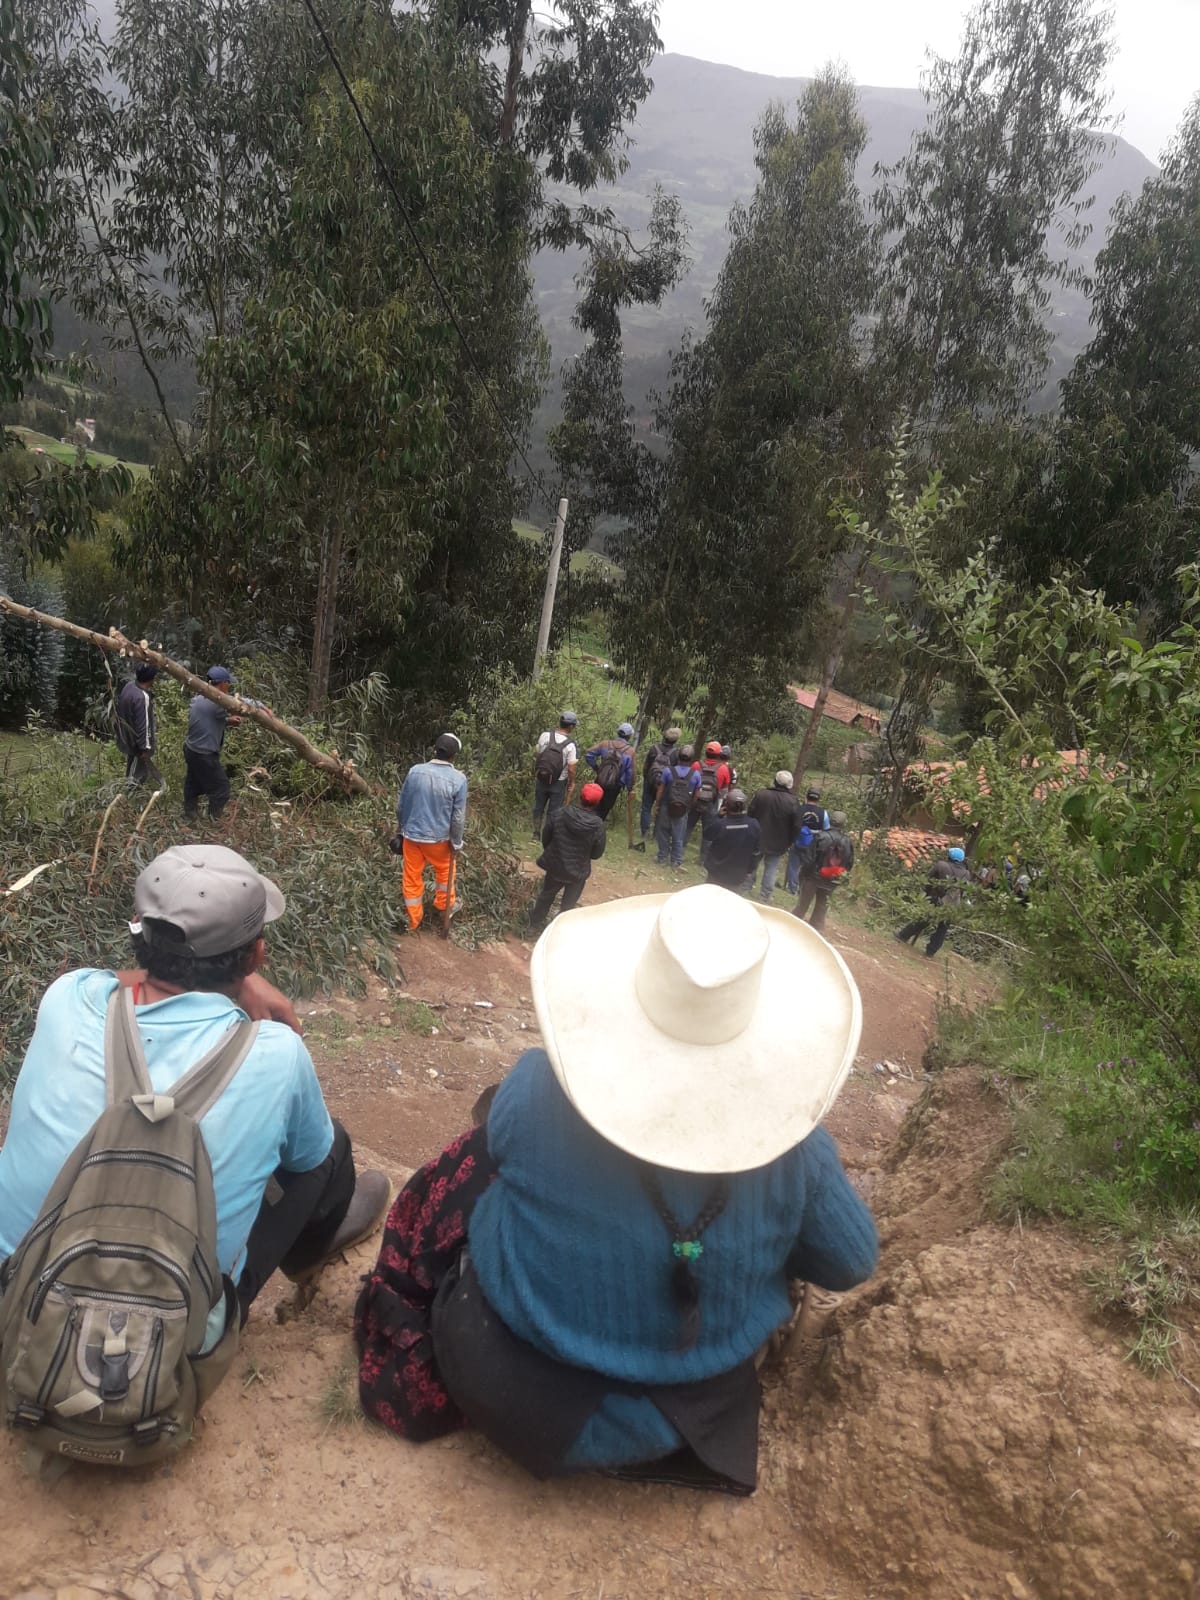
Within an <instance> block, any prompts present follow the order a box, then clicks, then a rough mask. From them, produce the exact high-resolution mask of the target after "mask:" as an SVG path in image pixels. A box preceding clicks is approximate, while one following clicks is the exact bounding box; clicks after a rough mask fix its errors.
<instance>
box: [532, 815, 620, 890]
mask: <svg viewBox="0 0 1200 1600" xmlns="http://www.w3.org/2000/svg"><path fill="white" fill-rule="evenodd" d="M607 842H608V833H607V830H606V829H605V826H604V821H603V819H602V818H601V817H599V816H597V815H596V813H595V811H592V810H590V809H589V808H588V807H587V806H563V807H561V808H560V809H559V810H558V811H550V812H548V813H547V815H546V820H545V822H544V823H543V825H542V853H541V855H540V856H539V857H538V863H537V864H538V866H539V867H541V868H542V870H543V872H545V874H546V875H547V877H550V878H561V879H562V880H563V881H564V882H566V883H570V882H571V881H572V880H574V879H576V878H588V877H590V876H591V872H592V862H593V861H599V859H600V857H601V856H602V855H603V854H604V846H605V844H606V843H607Z"/></svg>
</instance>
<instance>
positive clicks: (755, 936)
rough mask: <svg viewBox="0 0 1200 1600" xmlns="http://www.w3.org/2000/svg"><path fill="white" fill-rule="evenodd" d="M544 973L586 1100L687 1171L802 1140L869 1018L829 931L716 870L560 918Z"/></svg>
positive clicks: (539, 984)
mask: <svg viewBox="0 0 1200 1600" xmlns="http://www.w3.org/2000/svg"><path fill="white" fill-rule="evenodd" d="M530 977H531V980H532V985H533V1004H534V1009H535V1011H536V1012H537V1019H538V1023H539V1025H540V1027H541V1030H542V1038H543V1040H544V1043H545V1047H546V1052H547V1054H548V1055H549V1057H550V1061H551V1064H552V1066H553V1068H554V1072H555V1075H556V1076H557V1078H558V1081H559V1083H560V1084H561V1085H562V1087H563V1090H564V1091H565V1093H566V1095H567V1098H568V1099H569V1100H570V1101H571V1103H572V1105H573V1106H574V1107H575V1109H576V1111H578V1113H579V1115H580V1116H581V1117H582V1118H583V1119H584V1121H585V1122H587V1123H588V1124H589V1125H590V1126H591V1127H593V1128H594V1129H595V1130H596V1132H597V1133H599V1134H600V1135H601V1136H602V1137H603V1138H604V1139H607V1140H608V1142H609V1143H610V1144H614V1145H616V1146H617V1147H618V1148H619V1149H621V1150H625V1151H627V1152H628V1153H629V1154H630V1155H632V1156H636V1157H638V1158H639V1159H640V1160H642V1161H647V1162H650V1163H652V1164H653V1165H655V1166H659V1167H668V1168H672V1169H674V1170H676V1171H680V1172H700V1173H710V1172H749V1171H752V1170H753V1169H754V1168H755V1167H761V1166H765V1165H766V1163H767V1162H769V1161H774V1160H775V1159H776V1157H778V1156H781V1155H783V1153H784V1152H785V1151H786V1150H790V1149H791V1148H792V1147H793V1146H794V1145H797V1144H799V1143H800V1141H801V1140H802V1139H804V1138H806V1137H807V1136H808V1134H810V1133H811V1132H812V1130H813V1129H814V1128H815V1127H816V1126H817V1124H818V1123H819V1122H820V1121H821V1119H822V1118H823V1117H824V1116H825V1114H826V1113H827V1112H828V1110H829V1108H830V1106H831V1105H832V1104H833V1102H834V1100H835V1098H836V1097H837V1093H838V1090H839V1089H840V1088H841V1086H842V1084H843V1082H844V1081H845V1078H846V1075H847V1073H848V1072H849V1071H850V1067H851V1065H852V1064H853V1061H854V1057H855V1054H856V1052H857V1050H858V1041H859V1036H860V1034H861V1032H862V1002H861V1000H860V999H859V994H858V989H857V987H856V986H855V982H854V979H853V978H852V977H851V975H850V970H849V968H848V967H847V966H846V963H845V962H844V961H843V960H842V958H841V956H839V955H838V953H837V951H836V950H834V949H833V947H832V946H831V945H829V944H827V943H826V942H825V940H824V939H823V938H822V937H821V935H820V934H819V933H816V932H814V930H813V929H812V928H810V927H809V926H808V924H807V923H805V922H801V921H800V920H799V919H798V918H796V917H793V916H792V915H791V914H790V913H789V912H786V911H779V910H776V909H774V908H773V907H771V906H764V905H759V904H756V903H753V902H751V901H748V900H745V899H743V898H742V897H741V896H740V895H736V894H732V893H731V892H730V891H729V890H727V889H720V888H717V887H716V886H715V885H713V884H699V885H697V886H696V887H695V888H691V889H683V890H681V891H680V892H679V893H677V894H651V895H638V896H633V897H631V898H627V899H623V900H610V901H608V902H607V903H605V904H603V905H596V906H586V907H583V908H581V909H579V910H575V911H571V912H568V913H567V914H566V915H563V916H559V917H557V918H556V919H555V921H554V922H553V923H552V924H551V925H550V927H549V928H548V929H547V930H546V932H545V933H544V934H543V935H542V937H541V938H540V939H539V940H538V943H537V945H536V947H535V949H534V952H533V960H532V964H531V969H530Z"/></svg>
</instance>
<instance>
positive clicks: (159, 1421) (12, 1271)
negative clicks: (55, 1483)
mask: <svg viewBox="0 0 1200 1600" xmlns="http://www.w3.org/2000/svg"><path fill="white" fill-rule="evenodd" d="M257 1034H258V1024H257V1023H249V1022H243V1023H241V1024H239V1025H238V1026H237V1027H235V1028H232V1029H231V1030H230V1032H229V1034H228V1036H227V1037H226V1038H225V1039H223V1040H222V1042H221V1043H220V1044H219V1045H218V1046H217V1048H216V1049H215V1050H212V1051H210V1052H209V1054H208V1055H206V1056H205V1057H204V1059H203V1060H202V1061H199V1062H197V1063H196V1065H195V1066H194V1067H192V1068H191V1069H190V1070H189V1071H188V1072H186V1073H185V1074H184V1076H183V1077H182V1078H180V1079H179V1081H178V1082H177V1083H176V1084H175V1085H174V1086H173V1087H172V1088H171V1089H170V1090H169V1091H168V1092H167V1093H166V1094H156V1093H155V1092H154V1089H153V1086H152V1085H151V1082H150V1076H149V1072H148V1071H147V1068H146V1057H145V1054H144V1052H143V1050H142V1042H141V1039H140V1037H139V1035H138V1029H137V1020H136V1016H135V1013H134V1007H133V996H132V993H131V991H130V990H129V989H127V988H123V987H121V986H118V987H117V989H116V990H115V992H114V994H113V997H112V999H111V1001H110V1002H109V1007H108V1015H107V1020H106V1023H105V1036H104V1059H105V1077H106V1091H107V1104H106V1109H105V1110H104V1111H103V1112H102V1113H101V1114H100V1116H99V1118H98V1119H97V1120H96V1122H95V1123H94V1124H93V1126H92V1128H91V1129H90V1131H89V1132H88V1133H86V1134H85V1135H84V1137H83V1139H81V1140H80V1142H79V1144H78V1145H77V1146H76V1147H75V1149H74V1151H73V1152H72V1153H71V1156H70V1158H69V1159H68V1160H67V1162H66V1164H65V1166H64V1167H63V1169H62V1171H61V1172H60V1173H59V1175H58V1177H57V1178H56V1179H55V1182H54V1185H53V1187H52V1188H51V1190H50V1193H49V1194H48V1195H47V1196H46V1201H45V1204H44V1205H43V1206H42V1209H41V1213H40V1215H39V1216H38V1219H37V1221H36V1222H35V1223H34V1225H33V1226H32V1227H31V1228H30V1230H29V1232H28V1233H27V1234H26V1235H25V1237H24V1239H22V1241H21V1243H20V1244H19V1245H18V1246H17V1248H16V1250H15V1251H14V1252H13V1254H12V1255H11V1256H10V1257H9V1258H8V1260H7V1261H6V1262H4V1264H3V1266H0V1398H2V1400H3V1406H4V1419H5V1421H6V1423H7V1424H8V1426H9V1427H10V1428H13V1429H14V1430H16V1431H18V1433H19V1434H21V1435H22V1436H23V1437H24V1438H25V1439H26V1440H27V1441H28V1443H29V1445H30V1446H31V1447H32V1451H33V1459H34V1460H35V1461H36V1459H37V1457H38V1455H39V1453H40V1454H41V1455H42V1456H43V1458H44V1457H47V1456H57V1457H63V1458H66V1460H67V1461H88V1462H95V1463H98V1464H102V1465H105V1466H126V1467H133V1466H143V1465H145V1464H147V1463H149V1462H152V1461H157V1460H159V1459H160V1458H161V1457H162V1456H165V1455H168V1454H170V1453H171V1452H172V1451H174V1450H177V1449H179V1448H180V1446H182V1445H183V1444H185V1443H186V1442H187V1441H188V1439H189V1438H190V1437H191V1432H192V1424H193V1422H194V1420H195V1417H196V1413H197V1411H198V1410H199V1409H200V1407H201V1406H202V1405H203V1403H204V1401H205V1400H206V1399H207V1398H208V1396H209V1395H210V1394H211V1393H212V1392H213V1390H214V1389H215V1388H216V1386H217V1384H218V1383H219V1382H220V1380H221V1378H222V1377H223V1376H224V1374H225V1372H226V1371H227V1370H228V1368H229V1364H230V1362H231V1361H232V1359H233V1356H234V1354H235V1352H236V1350H237V1343H238V1307H237V1300H236V1297H235V1295H234V1293H233V1286H232V1285H231V1284H230V1283H229V1282H228V1280H222V1277H221V1274H220V1270H219V1268H218V1265H217V1251H216V1241H217V1215H216V1203H215V1201H214V1198H213V1182H212V1166H211V1163H210V1162H209V1158H208V1151H207V1149H206V1147H205V1144H204V1138H203V1135H202V1134H201V1132H200V1119H201V1117H203V1115H204V1114H205V1112H206V1111H207V1110H208V1109H209V1107H210V1106H212V1105H213V1103H214V1102H215V1101H216V1099H217V1097H218V1096H219V1095H220V1094H221V1093H222V1092H223V1091H224V1089H225V1088H226V1087H227V1086H228V1084H229V1082H230V1080H231V1079H232V1078H233V1075H234V1074H235V1073H236V1072H237V1070H238V1068H239V1067H240V1066H241V1064H242V1062H243V1061H244V1060H245V1059H246V1056H247V1054H248V1052H249V1050H250V1048H251V1046H252V1045H253V1043H254V1040H255V1038H256V1037H257ZM222 1299H224V1300H225V1327H224V1332H223V1333H222V1334H221V1335H220V1337H219V1339H218V1340H217V1342H216V1344H215V1346H214V1348H213V1349H212V1350H211V1351H209V1352H208V1353H207V1354H202V1351H203V1349H204V1344H205V1335H206V1333H207V1329H208V1322H209V1314H210V1312H211V1311H213V1310H214V1309H215V1307H216V1306H218V1305H219V1304H220V1303H221V1300H222Z"/></svg>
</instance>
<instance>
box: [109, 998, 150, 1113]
mask: <svg viewBox="0 0 1200 1600" xmlns="http://www.w3.org/2000/svg"><path fill="white" fill-rule="evenodd" d="M153 1093H154V1090H153V1087H152V1086H151V1083H150V1072H149V1069H148V1068H147V1066H146V1052H145V1051H144V1050H143V1049H142V1040H141V1036H140V1035H139V1033H138V1030H137V1019H136V1017H135V1014H134V1009H133V990H132V989H127V988H126V987H125V986H124V984H122V983H120V982H118V984H117V987H116V988H115V989H114V990H113V992H112V995H111V996H110V997H109V1002H108V1014H107V1016H106V1017H105V1019H104V1094H105V1104H106V1105H110V1106H115V1105H116V1104H117V1103H118V1102H119V1101H121V1100H132V1099H133V1097H134V1095H139V1094H153Z"/></svg>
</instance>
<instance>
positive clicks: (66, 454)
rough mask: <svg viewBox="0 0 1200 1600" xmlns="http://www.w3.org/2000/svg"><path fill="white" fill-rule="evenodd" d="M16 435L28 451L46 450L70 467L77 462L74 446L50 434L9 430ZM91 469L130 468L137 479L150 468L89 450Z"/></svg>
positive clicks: (24, 429)
mask: <svg viewBox="0 0 1200 1600" xmlns="http://www.w3.org/2000/svg"><path fill="white" fill-rule="evenodd" d="M8 431H9V432H10V433H15V434H16V435H17V437H18V438H19V439H20V440H21V441H22V442H23V443H24V445H25V447H26V449H28V450H44V451H45V452H46V454H47V455H48V456H50V457H52V458H53V459H54V460H55V461H61V462H63V463H64V464H65V465H67V466H70V465H72V464H73V462H74V461H75V459H76V457H77V455H78V451H77V450H76V449H75V446H74V445H70V444H63V442H62V441H61V439H52V438H51V437H50V435H49V434H48V433H37V432H35V431H34V429H32V428H20V427H11V428H9V430H8ZM87 464H88V466H89V467H116V466H123V467H128V468H129V470H130V472H132V473H133V475H134V477H135V478H144V477H146V476H147V474H148V473H149V471H150V468H149V467H148V466H146V464H145V463H144V462H141V461H121V460H120V458H119V457H117V456H110V455H106V454H105V453H104V452H103V451H102V450H89V451H88V453H87Z"/></svg>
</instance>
